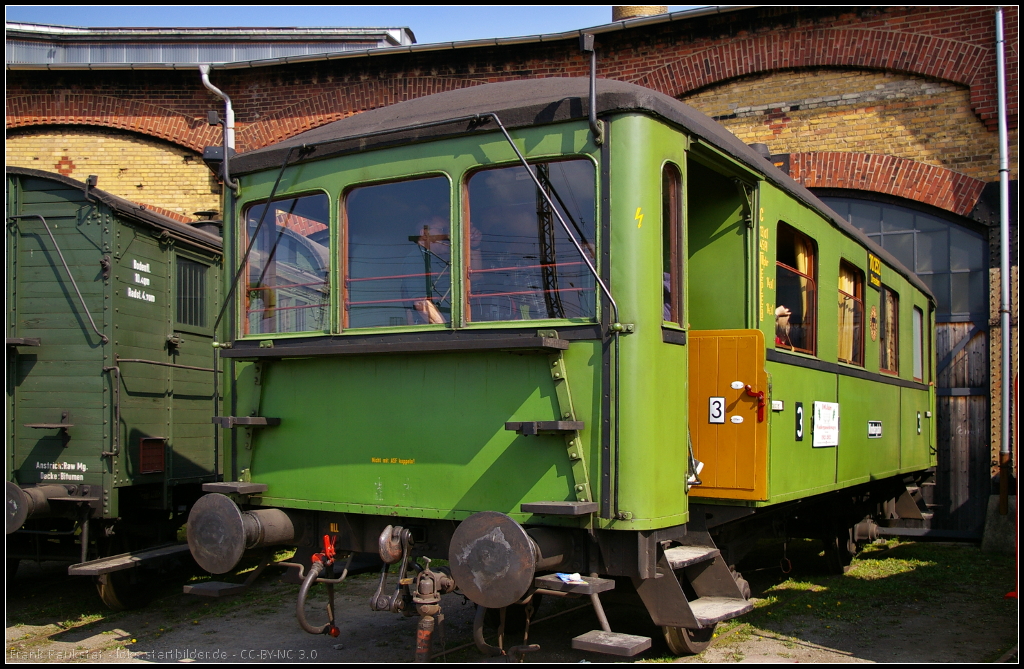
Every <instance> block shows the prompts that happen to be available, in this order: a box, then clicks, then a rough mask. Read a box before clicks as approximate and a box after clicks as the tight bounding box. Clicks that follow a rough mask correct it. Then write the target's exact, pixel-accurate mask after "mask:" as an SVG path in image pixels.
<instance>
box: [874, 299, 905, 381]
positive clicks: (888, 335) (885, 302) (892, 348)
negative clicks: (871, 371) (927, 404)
mask: <svg viewBox="0 0 1024 669" xmlns="http://www.w3.org/2000/svg"><path fill="white" fill-rule="evenodd" d="M879 301H880V302H881V307H882V308H881V309H880V311H881V313H880V314H879V328H878V341H879V345H880V347H881V348H880V350H879V353H878V366H879V367H880V368H881V369H882V370H884V371H886V372H892V373H893V374H896V373H898V372H899V371H900V368H899V352H900V347H899V329H898V328H899V310H900V298H899V295H897V294H896V293H894V292H893V291H892V289H891V288H889V287H888V286H886V285H885V284H882V292H881V296H880V297H879Z"/></svg>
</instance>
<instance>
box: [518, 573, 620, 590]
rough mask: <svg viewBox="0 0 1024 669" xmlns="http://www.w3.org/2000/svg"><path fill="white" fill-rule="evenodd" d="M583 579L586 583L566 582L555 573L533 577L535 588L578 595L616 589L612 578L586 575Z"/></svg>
mask: <svg viewBox="0 0 1024 669" xmlns="http://www.w3.org/2000/svg"><path fill="white" fill-rule="evenodd" d="M583 580H584V581H586V583H565V582H563V581H562V579H560V578H558V577H557V576H555V575H554V574H547V575H545V576H538V577H536V578H535V579H533V586H534V587H535V588H543V589H544V590H555V591H556V592H571V593H573V594H576V595H592V594H595V593H598V592H604V591H606V590H614V589H615V581H613V580H612V579H610V578H597V577H596V576H584V577H583Z"/></svg>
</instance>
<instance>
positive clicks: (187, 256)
mask: <svg viewBox="0 0 1024 669" xmlns="http://www.w3.org/2000/svg"><path fill="white" fill-rule="evenodd" d="M179 259H181V260H185V261H187V262H191V263H195V264H196V265H201V266H202V267H204V268H205V274H206V278H205V282H206V285H205V290H204V291H203V296H202V297H203V299H204V301H205V304H204V311H205V314H204V316H205V320H206V325H189V324H186V323H182V322H181V321H179V320H178V300H179V299H180V297H181V296H180V291H179V288H178V282H179V280H180V279H179V276H180V274H179V272H178V260H179ZM215 264H216V262H215V261H213V260H211V259H210V258H205V257H203V256H201V255H199V254H197V253H189V252H188V250H187V249H183V248H176V249H175V250H174V278H173V293H172V295H173V300H172V301H173V304H174V320H173V323H174V328H173V329H174V331H175V332H190V333H193V334H199V335H205V336H213V313H212V309H211V307H213V306H214V304H215V303H216V302H217V300H216V295H217V293H218V286H217V285H216V284H217V281H216V279H215V277H214V276H213V272H212V268H213V266H214V265H215Z"/></svg>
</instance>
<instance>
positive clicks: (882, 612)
mask: <svg viewBox="0 0 1024 669" xmlns="http://www.w3.org/2000/svg"><path fill="white" fill-rule="evenodd" d="M950 550H954V549H950ZM955 550H957V551H963V550H977V549H963V548H962V547H960V548H956V549H955ZM978 555H979V556H980V555H982V554H981V553H980V551H978ZM797 562H798V561H797V560H794V563H797ZM768 564H769V565H770V561H769V563H768ZM855 564H856V563H855ZM999 564H1000V567H999V568H1000V569H1003V570H1005V571H1008V573H1007V574H1006V576H1005V578H1006V579H1007V580H1008V582H1009V583H1010V584H1011V586H1012V582H1013V580H1012V579H1013V561H1012V558H1011V559H1008V560H1004V561H1003V562H1002V563H999ZM742 566H743V565H741V567H742ZM748 566H749V565H748ZM796 567H797V569H796V571H795V572H794V573H792V574H789V577H793V576H794V575H799V570H800V569H801V565H800V564H797V565H796ZM63 570H64V567H63V566H62V565H59V564H54V563H43V564H42V565H35V564H23V565H21V569H19V572H18V574H17V575H16V576H15V578H14V579H13V580H12V581H11V582H9V583H8V590H7V629H6V644H5V646H6V659H7V661H8V662H67V661H77V662H98V661H103V662H146V661H153V662H192V661H201V662H292V663H299V662H407V661H411V660H412V658H413V653H414V644H415V636H416V621H417V619H416V618H403V617H402V616H399V615H394V614H389V613H379V612H373V611H371V610H370V608H369V604H368V602H369V597H370V595H371V594H372V592H373V591H374V590H375V588H376V576H375V575H373V574H364V575H359V576H355V577H352V578H351V579H350V580H349V581H347V582H346V583H344V584H343V585H342V586H340V587H339V588H338V592H337V600H338V612H339V617H338V626H339V628H341V630H342V631H341V635H340V637H338V638H331V637H328V636H311V635H309V634H306V633H305V632H303V631H302V630H300V629H299V627H298V624H297V623H296V622H295V611H294V607H295V596H296V592H297V589H298V588H297V586H295V585H291V584H286V583H283V582H282V581H281V579H280V571H274V570H268V571H267V572H266V573H265V574H263V575H262V576H261V578H260V579H259V580H258V581H257V583H256V585H255V586H254V587H253V588H251V589H250V590H249V591H248V592H247V593H245V594H243V595H240V596H236V597H233V598H226V599H223V600H211V599H207V598H200V597H195V596H186V595H182V594H180V593H181V589H180V584H181V582H182V577H181V576H180V575H179V576H177V577H168V578H166V579H165V580H164V581H163V582H160V583H157V584H156V585H155V586H153V587H154V601H153V602H152V603H151V604H150V605H149V606H148V607H147V608H145V609H143V610H139V611H131V612H121V613H116V614H111V613H109V612H107V611H106V610H105V609H104V607H103V605H102V604H101V603H99V600H98V598H97V597H96V595H95V591H94V589H93V586H92V584H91V583H90V582H89V581H88V580H87V579H76V578H70V577H67V576H65V575H64V574H63ZM746 573H747V578H748V579H749V580H750V581H751V585H752V587H753V592H754V596H755V603H756V604H757V606H758V609H757V611H755V613H754V614H750V616H751V618H750V620H751V622H742V623H740V624H738V625H737V624H733V625H731V626H722V627H720V633H719V634H718V636H717V637H716V639H715V641H714V643H713V644H712V645H711V647H710V648H709V649H708V650H706V651H705V652H704V653H701V654H700V655H697V656H693V657H686V658H678V659H677V658H672V657H671V655H670V654H669V652H668V649H667V647H666V646H665V643H664V641H663V640H662V639H661V636H660V633H659V630H657V629H656V628H654V627H653V625H651V623H650V620H649V618H647V616H646V614H645V612H644V611H643V610H642V609H640V608H638V607H635V606H630V605H618V606H617V605H615V604H613V603H612V602H609V603H608V605H607V609H608V614H609V618H610V622H611V625H612V628H613V629H614V630H615V631H618V632H628V633H631V634H639V635H643V636H649V637H651V638H652V647H651V649H650V650H648V651H646V652H644V653H642V654H641V655H640V656H638V657H636V658H634V659H635V660H640V661H673V660H674V661H676V662H684V663H685V662H690V663H692V662H780V663H786V662H930V663H935V662H979V661H994V660H998V659H1000V658H1001V656H1004V655H1006V654H1007V651H1008V650H1010V649H1011V648H1014V647H1015V646H1016V643H1017V634H1018V626H1017V606H1016V602H1015V601H1008V600H1003V599H1002V597H1001V596H1000V597H998V598H996V597H992V596H991V593H989V595H988V596H982V597H979V596H978V593H977V592H975V591H974V590H972V588H971V587H969V586H967V585H964V586H963V587H957V588H948V589H947V588H942V589H941V590H943V591H942V592H935V593H933V594H932V595H931V596H930V597H929V598H928V601H927V602H926V603H915V600H910V599H908V598H906V597H899V596H895V595H894V596H893V597H891V598H890V597H881V598H880V600H881V601H880V603H872V604H871V606H872V607H877V608H870V609H868V610H869V611H871V612H872V615H869V616H860V617H857V616H853V617H852V618H843V617H842V616H841V614H838V613H837V614H835V616H834V617H832V614H829V616H827V617H822V614H821V613H820V610H821V609H822V608H823V607H824V606H826V605H827V604H828V601H827V600H828V597H829V596H830V593H829V590H830V588H831V589H833V590H835V589H836V587H835V586H836V584H837V582H835V581H829V580H828V578H825V579H824V580H822V578H823V577H820V574H818V575H817V576H815V572H814V569H811V576H812V577H813V578H815V579H817V580H816V581H815V582H816V583H818V584H819V585H812V586H810V587H809V588H807V589H805V590H804V591H800V592H797V593H796V594H792V593H789V592H788V591H786V590H785V589H784V588H783V589H782V590H780V589H779V588H780V583H783V581H785V579H786V578H787V577H786V576H784V575H782V574H781V572H779V570H778V569H776V568H773V567H771V566H767V567H765V566H761V567H758V566H757V565H756V564H754V566H753V568H751V569H750V571H747V572H746ZM848 577H850V576H849V575H847V576H837V577H830V578H834V579H844V578H848ZM891 580H892V587H893V588H896V589H899V588H901V587H905V585H904V586H901V584H900V582H899V577H898V576H892V577H891ZM820 584H824V585H820ZM780 592H781V593H782V595H779V593H780ZM787 593H788V594H787ZM319 594H322V593H319ZM780 597H782V599H784V600H785V601H789V602H793V603H790V604H788V605H787V606H789V607H796V606H798V607H799V608H798V609H792V610H793V611H800V610H806V609H810V611H808V612H806V613H799V612H796V613H790V614H788V615H780V616H779V617H778V618H775V619H773V618H772V617H771V615H772V614H771V613H768V614H765V611H766V610H767V609H768V608H770V607H771V606H774V607H782V606H783V604H781V603H780ZM785 597H789V599H785ZM325 601H326V599H325V598H322V597H320V598H318V599H314V600H313V601H311V602H310V603H309V605H308V607H307V615H308V617H309V619H310V622H312V623H313V624H319V623H320V622H325V621H326V612H325V608H324V604H325ZM805 602H806V604H805ZM585 604H586V601H585V600H580V599H575V600H568V599H558V600H557V601H555V600H552V599H551V598H548V599H545V600H544V601H543V602H542V604H541V605H540V607H539V609H538V611H537V613H536V614H535V616H534V620H535V623H534V624H533V626H531V628H530V635H529V641H530V642H531V643H538V644H540V646H541V650H540V651H538V652H535V653H531V654H529V655H528V656H527V658H526V660H527V661H528V662H574V663H578V662H603V661H608V660H613V659H620V658H612V657H609V656H603V655H597V654H594V653H588V652H582V651H574V650H572V648H571V646H570V639H571V638H572V637H573V636H576V635H579V634H582V633H584V632H587V631H590V630H593V629H598V627H599V626H598V624H597V621H596V618H595V616H594V613H593V610H592V609H590V608H589V606H586V605H585ZM442 606H443V610H444V613H445V622H444V630H443V639H442V634H441V632H440V631H439V632H438V633H437V634H436V635H435V651H440V650H441V649H442V647H443V648H445V649H446V650H447V651H448V652H447V655H446V656H444V657H439V658H437V659H438V661H449V662H473V661H479V660H481V659H482V657H481V655H480V654H479V653H478V652H477V651H476V649H475V648H472V647H469V648H465V647H463V646H465V645H466V644H470V646H471V641H472V636H471V631H472V621H473V615H474V607H473V605H472V604H471V603H466V602H465V601H464V600H463V598H462V597H461V596H460V595H446V596H445V597H444V599H443V603H442ZM804 606H806V609H804V608H803V607H804ZM762 607H765V608H762ZM812 607H817V608H816V609H815V608H812ZM772 610H773V612H776V611H777V612H778V613H779V614H783V613H784V609H783V608H775V609H772ZM837 610H838V609H837ZM758 612H760V613H761V615H758ZM843 612H844V613H846V610H843ZM491 634H492V636H491V640H492V642H493V641H494V638H493V634H494V633H493V632H492V633H491ZM442 642H443V643H442ZM511 643H512V644H514V643H518V640H515V641H512V642H511ZM621 659H625V658H621ZM1008 659H1009V661H1016V654H1015V651H1013V654H1012V655H1010V656H1009V657H1008ZM1003 661H1007V659H1003Z"/></svg>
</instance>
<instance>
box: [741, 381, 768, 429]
mask: <svg viewBox="0 0 1024 669" xmlns="http://www.w3.org/2000/svg"><path fill="white" fill-rule="evenodd" d="M746 391H747V395H749V396H750V397H756V398H757V422H758V423H763V422H764V405H765V404H767V402H766V401H765V398H764V391H763V390H758V391H757V392H754V389H753V388H751V387H750V385H747V387H746Z"/></svg>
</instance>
